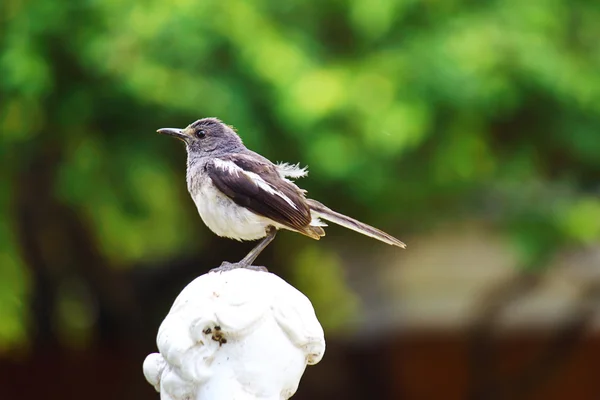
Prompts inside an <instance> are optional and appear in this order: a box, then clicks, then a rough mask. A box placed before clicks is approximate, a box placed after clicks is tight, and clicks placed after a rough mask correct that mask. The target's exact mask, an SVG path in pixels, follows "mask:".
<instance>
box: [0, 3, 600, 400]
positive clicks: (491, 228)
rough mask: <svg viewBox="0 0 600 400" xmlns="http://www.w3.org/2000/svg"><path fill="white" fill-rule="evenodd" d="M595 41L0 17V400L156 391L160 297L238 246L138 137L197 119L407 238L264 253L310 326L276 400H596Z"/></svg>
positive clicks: (119, 14)
mask: <svg viewBox="0 0 600 400" xmlns="http://www.w3.org/2000/svg"><path fill="white" fill-rule="evenodd" d="M599 38H600V3H599V2H595V1H586V0H528V1H522V0H496V1H467V0H451V1H433V0H350V1H339V0H326V1H299V0H288V1H267V0H253V1H244V0H204V1H200V0H174V1H156V0H146V1H135V2H134V1H92V0H86V1H72V2H69V1H56V0H37V1H23V0H3V1H2V3H1V4H0V159H1V165H2V167H1V168H0V221H1V223H0V387H2V398H6V399H14V398H20V399H33V398H40V397H42V396H43V398H47V399H81V398H86V399H107V398H110V399H157V398H158V394H157V393H155V392H154V391H153V389H152V388H151V387H150V385H148V384H147V383H146V382H145V381H144V378H143V375H142V372H141V364H142V361H143V359H144V357H145V355H146V354H148V353H150V352H153V351H155V343H154V339H155V334H156V330H157V328H158V325H159V324H160V321H161V320H162V318H163V317H164V315H165V314H166V312H167V310H168V309H169V307H170V305H171V303H172V301H173V299H174V297H175V296H176V294H177V293H178V292H179V291H180V290H181V289H182V288H183V287H184V286H185V285H186V284H187V283H188V282H189V281H190V280H191V279H193V278H194V277H195V276H197V275H199V274H202V273H204V272H206V271H207V270H208V269H210V268H213V267H215V266H218V265H219V264H220V262H221V261H222V260H231V261H233V260H237V259H238V258H241V257H242V256H243V255H244V254H245V253H246V252H247V251H248V250H249V249H250V248H251V246H252V244H248V243H246V244H242V243H236V242H234V241H230V240H226V239H221V238H218V237H216V236H214V235H213V234H212V233H210V232H209V230H208V229H207V228H206V227H205V226H204V225H203V224H202V222H201V221H200V219H199V217H198V215H197V211H196V209H195V207H194V204H193V202H192V201H191V199H190V198H189V196H188V194H187V190H186V186H185V152H184V149H183V147H182V145H181V143H179V142H177V141H175V140H171V139H169V138H166V137H163V136H160V135H158V134H156V133H155V131H156V129H157V128H161V127H166V126H170V127H184V126H185V125H187V124H188V123H190V122H192V121H194V120H195V119H198V118H200V117H205V116H216V117H219V118H221V119H222V120H224V121H225V122H227V123H229V124H232V125H234V126H235V127H236V128H237V129H238V131H239V133H240V135H241V136H242V138H243V140H244V142H245V143H246V144H247V145H248V147H250V148H251V149H253V150H255V151H258V152H260V153H262V154H263V155H265V156H267V157H269V158H270V159H271V160H273V161H288V162H294V163H295V162H299V163H300V164H301V165H309V166H310V174H309V176H308V178H305V179H303V180H302V181H301V182H299V183H300V184H301V185H302V186H303V187H304V188H306V189H307V190H308V191H309V194H310V195H311V196H312V197H314V198H316V199H319V200H321V201H323V202H324V203H325V204H327V205H329V206H330V207H332V208H335V209H337V210H339V211H341V212H344V213H346V214H349V215H352V216H354V217H357V218H359V219H361V220H363V221H365V222H368V223H371V224H373V225H375V226H378V227H380V228H382V229H384V230H386V231H388V232H390V233H392V234H394V235H396V236H397V237H399V238H400V239H402V240H404V241H405V242H406V243H407V244H408V249H407V250H399V249H395V248H390V247H388V246H386V245H384V244H381V243H379V242H376V241H373V240H370V239H368V238H366V237H363V236H360V235H358V234H355V233H354V232H350V231H346V230H344V229H342V228H339V227H336V226H332V227H330V228H329V230H328V231H327V233H328V235H327V236H326V237H325V238H323V240H321V241H319V242H315V241H311V240H309V239H307V238H305V237H301V236H300V235H294V234H291V233H282V234H280V235H279V236H278V238H277V240H276V241H275V242H274V243H273V244H272V245H271V246H270V247H269V248H268V249H267V251H265V252H264V253H263V255H262V256H261V257H260V259H259V261H260V263H261V264H263V265H266V266H268V267H269V269H270V270H271V271H273V272H275V273H277V274H279V275H281V276H283V277H284V278H285V279H287V280H288V281H290V282H291V283H293V284H294V285H295V286H297V287H298V288H299V289H301V290H302V291H303V292H304V293H306V294H307V295H308V296H309V297H310V299H311V300H312V301H313V303H314V306H315V308H316V311H317V315H318V316H319V318H320V320H321V322H322V324H323V326H324V328H325V331H326V338H327V344H328V350H327V352H326V355H325V358H324V359H323V361H322V362H321V363H320V364H319V365H317V366H314V367H310V368H308V369H307V372H306V374H305V376H304V378H303V381H302V383H301V385H300V389H299V391H298V393H297V394H296V396H295V397H294V398H297V399H299V400H301V399H332V398H333V399H336V398H344V399H371V398H373V399H375V398H377V399H415V400H420V399H440V398H444V399H544V400H545V399H576V400H585V399H598V398H600V383H598V382H600V379H599V378H600V323H599V322H598V321H599V311H600V39H599Z"/></svg>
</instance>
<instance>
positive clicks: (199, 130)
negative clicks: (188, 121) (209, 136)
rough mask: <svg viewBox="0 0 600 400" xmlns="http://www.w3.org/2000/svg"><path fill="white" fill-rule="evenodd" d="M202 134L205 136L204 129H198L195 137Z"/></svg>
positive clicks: (199, 136) (200, 137) (200, 136)
mask: <svg viewBox="0 0 600 400" xmlns="http://www.w3.org/2000/svg"><path fill="white" fill-rule="evenodd" d="M204 136H206V131H205V130H204V129H198V130H197V131H196V137H198V138H199V139H202V138H203V137H204Z"/></svg>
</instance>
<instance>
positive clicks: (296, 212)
mask: <svg viewBox="0 0 600 400" xmlns="http://www.w3.org/2000/svg"><path fill="white" fill-rule="evenodd" d="M158 132H159V133H162V134H165V135H170V136H173V137H175V138H177V139H179V140H181V141H183V142H184V143H185V145H186V149H187V156H188V157H187V187H188V190H189V192H190V195H191V196H192V199H193V200H194V203H195V204H196V207H197V208H198V212H199V213H200V217H201V218H202V220H203V221H204V223H205V224H206V226H208V228H209V229H210V230H211V231H213V232H214V233H215V234H217V235H218V236H222V237H227V238H231V239H236V240H240V241H242V240H257V239H263V240H262V241H261V242H260V243H259V244H258V245H257V246H256V247H255V248H253V249H252V250H251V251H250V253H248V255H247V256H246V257H244V258H243V259H242V260H241V261H240V262H238V263H234V264H232V263H228V262H224V263H223V265H221V267H219V268H217V270H226V269H232V268H240V267H245V268H253V269H261V270H264V267H255V266H252V263H253V262H254V260H255V259H256V257H258V255H259V254H260V253H261V251H262V250H264V248H265V247H267V245H268V244H269V243H270V242H271V241H272V240H273V239H274V238H275V235H276V234H277V231H278V230H279V229H287V230H290V231H294V232H298V233H301V234H303V235H306V236H308V237H310V238H313V239H317V240H319V239H320V238H321V236H325V230H324V229H323V227H324V226H327V225H326V224H325V223H324V222H323V221H322V219H324V220H327V221H330V222H333V223H335V224H338V225H341V226H343V227H346V228H348V229H352V230H354V231H356V232H359V233H362V234H363V235H366V236H370V237H372V238H375V239H377V240H380V241H382V242H384V243H387V244H390V245H393V246H398V247H402V248H405V247H406V245H405V244H404V243H402V242H401V241H400V240H398V239H396V238H395V237H393V236H391V235H389V234H387V233H385V232H383V231H381V230H379V229H377V228H374V227H372V226H369V225H367V224H364V223H362V222H359V221H357V220H355V219H353V218H350V217H348V216H346V215H343V214H340V213H338V212H335V211H333V210H331V209H330V208H328V207H326V206H324V205H323V204H321V203H320V202H318V201H316V200H313V199H309V198H307V197H306V191H305V190H303V189H301V188H299V187H298V186H296V184H295V183H294V182H293V180H294V179H296V178H301V177H304V176H306V175H307V173H308V172H307V170H306V168H300V167H299V166H298V165H291V164H286V163H282V164H274V163H272V162H271V161H269V160H268V159H266V158H265V157H263V156H261V155H260V154H257V153H255V152H253V151H251V150H249V149H247V148H246V146H244V144H243V143H242V140H241V139H240V137H239V136H238V134H237V133H236V132H235V131H234V130H233V129H232V128H231V127H230V126H228V125H226V124H224V123H223V122H221V121H220V120H219V119H217V118H203V119H199V120H197V121H195V122H194V123H192V124H190V125H189V126H188V127H187V128H185V129H175V128H162V129H159V130H158Z"/></svg>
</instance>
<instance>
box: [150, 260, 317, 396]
mask: <svg viewBox="0 0 600 400" xmlns="http://www.w3.org/2000/svg"><path fill="white" fill-rule="evenodd" d="M219 328H220V329H219ZM209 329H210V331H209ZM223 339H224V340H223ZM157 345H158V349H159V352H160V353H153V354H150V355H149V356H148V357H147V358H146V360H145V361H144V366H143V369H144V375H145V377H146V380H148V382H149V383H150V384H152V385H153V386H154V387H155V388H156V390H157V391H159V392H160V393H161V396H160V398H161V399H162V400H184V399H185V400H194V399H195V400H223V399H227V400H233V399H236V400H246V399H248V400H250V399H269V400H280V399H288V398H289V397H291V396H292V395H293V394H294V393H295V392H296V389H297V388H298V384H299V382H300V378H301V377H302V374H303V373H304V369H305V367H306V365H307V364H309V365H312V364H316V363H317V362H319V361H320V360H321V358H322V357H323V353H324V351H325V339H324V335H323V329H322V327H321V325H320V324H319V321H318V320H317V318H316V316H315V313H314V310H313V308H312V305H311V303H310V301H309V300H308V298H306V296H304V295H303V294H302V293H300V292H299V291H298V290H297V289H295V288H294V287H292V286H291V285H289V284H288V283H286V282H285V281H284V280H282V279H281V278H279V277H277V276H276V275H273V274H270V273H265V272H257V271H251V270H247V269H236V270H232V271H228V272H223V273H219V272H216V273H215V272H213V273H209V274H205V275H202V276H200V277H198V278H196V279H195V280H194V281H192V282H191V283H190V284H189V285H188V286H187V287H186V288H185V289H183V291H182V292H181V293H180V294H179V296H178V297H177V299H176V300H175V302H174V304H173V306H172V308H171V310H170V311H169V314H168V315H167V317H166V318H165V320H164V321H163V323H162V324H161V326H160V328H159V331H158V336H157Z"/></svg>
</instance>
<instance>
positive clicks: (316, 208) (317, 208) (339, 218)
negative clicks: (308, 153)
mask: <svg viewBox="0 0 600 400" xmlns="http://www.w3.org/2000/svg"><path fill="white" fill-rule="evenodd" d="M306 202H307V203H308V205H309V206H310V209H311V210H312V211H313V212H315V214H317V215H318V216H319V217H321V218H323V219H326V220H327V221H330V222H333V223H334V224H338V225H341V226H343V227H345V228H348V229H352V230H353V231H356V232H358V233H362V234H363V235H366V236H370V237H372V238H374V239H377V240H381V241H382V242H384V243H387V244H391V245H392V246H398V247H402V248H403V249H405V248H406V245H405V244H404V243H402V242H401V241H400V240H398V239H396V238H395V237H393V236H392V235H388V234H387V233H385V232H383V231H380V230H379V229H377V228H373V227H372V226H370V225H367V224H363V223H362V222H360V221H357V220H355V219H354V218H350V217H348V216H346V215H344V214H340V213H338V212H335V211H333V210H332V209H330V208H329V207H326V206H324V205H323V204H321V203H319V202H318V201H316V200H312V199H307V200H306Z"/></svg>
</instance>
